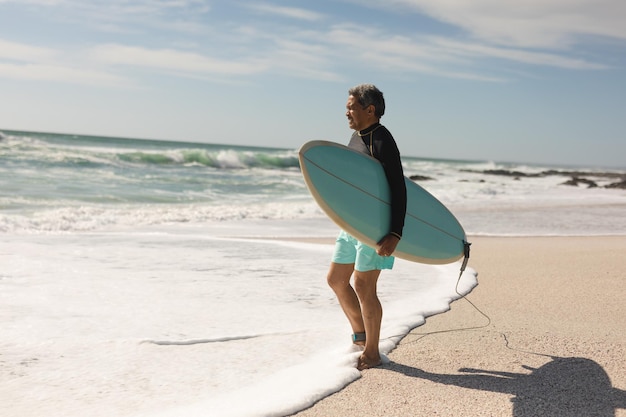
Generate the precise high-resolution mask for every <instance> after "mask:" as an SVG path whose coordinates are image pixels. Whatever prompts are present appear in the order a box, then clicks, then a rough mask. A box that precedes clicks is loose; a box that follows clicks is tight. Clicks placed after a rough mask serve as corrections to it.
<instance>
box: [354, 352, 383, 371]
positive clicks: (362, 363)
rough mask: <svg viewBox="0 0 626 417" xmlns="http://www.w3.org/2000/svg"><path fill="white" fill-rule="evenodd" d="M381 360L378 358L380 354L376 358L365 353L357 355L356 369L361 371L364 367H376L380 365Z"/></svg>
mask: <svg viewBox="0 0 626 417" xmlns="http://www.w3.org/2000/svg"><path fill="white" fill-rule="evenodd" d="M382 363H383V361H382V360H381V359H380V356H378V357H377V358H370V357H367V356H365V355H361V356H360V357H359V361H358V362H357V365H356V369H358V370H359V371H362V370H364V369H370V368H376V367H377V366H380V365H381V364H382Z"/></svg>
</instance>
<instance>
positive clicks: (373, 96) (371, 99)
mask: <svg viewBox="0 0 626 417" xmlns="http://www.w3.org/2000/svg"><path fill="white" fill-rule="evenodd" d="M348 94H349V95H351V96H354V98H356V99H357V101H358V102H359V104H360V105H361V106H363V108H366V107H369V106H371V105H373V106H374V109H375V110H374V114H375V115H376V117H378V118H379V119H380V118H381V117H382V116H383V114H385V98H384V97H383V92H382V91H380V90H379V89H378V88H376V86H375V85H374V84H359V85H357V86H354V87H352V88H351V89H350V90H348Z"/></svg>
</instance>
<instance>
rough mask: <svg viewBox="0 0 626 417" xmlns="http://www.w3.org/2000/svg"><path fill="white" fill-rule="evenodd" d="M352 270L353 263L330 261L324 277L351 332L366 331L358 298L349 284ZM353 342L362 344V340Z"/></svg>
mask: <svg viewBox="0 0 626 417" xmlns="http://www.w3.org/2000/svg"><path fill="white" fill-rule="evenodd" d="M353 272H354V264H338V263H335V262H331V264H330V269H329V270H328V276H327V278H326V279H327V281H328V285H329V286H330V288H332V289H333V291H334V292H335V294H336V295H337V299H338V300H339V304H340V305H341V308H342V309H343V312H344V313H345V314H346V317H347V318H348V321H349V322H350V326H351V327H352V332H353V333H363V332H366V328H365V324H364V323H363V315H362V313H361V304H360V303H359V298H358V297H357V295H356V292H355V291H354V288H352V286H351V285H350V277H351V276H352V273H353ZM355 343H356V344H359V345H363V342H362V341H360V342H355Z"/></svg>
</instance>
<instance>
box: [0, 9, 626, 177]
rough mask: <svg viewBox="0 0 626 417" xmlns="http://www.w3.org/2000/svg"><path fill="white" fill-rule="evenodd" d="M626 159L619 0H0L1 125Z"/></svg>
mask: <svg viewBox="0 0 626 417" xmlns="http://www.w3.org/2000/svg"><path fill="white" fill-rule="evenodd" d="M360 83H373V84H375V85H376V86H377V87H379V88H380V90H382V91H383V93H384V95H385V100H386V104H387V111H386V114H385V115H384V116H383V118H382V119H381V122H382V123H383V124H384V125H385V126H386V127H387V128H388V129H389V130H390V131H391V132H392V134H393V135H394V138H395V139H396V142H397V143H398V147H399V148H400V151H401V153H402V154H403V155H408V156H415V157H427V158H444V159H463V160H492V161H499V162H524V163H535V164H560V165H580V166H594V167H595V166H597V167H616V168H626V2H625V1H624V0H509V1H502V0H472V1H469V0H387V1H385V2H382V1H370V0H334V1H331V0H315V1H304V0H301V1H298V0H292V1H288V0H267V1H264V0H261V1H259V0H152V1H149V0H136V1H130V0H0V130H2V129H5V130H27V131H44V132H57V133H74V134H91V135H99V136H118V137H129V138H144V139H163V140H179V141H191V142H206V143H220V144H232V145H254V146H267V147H279V148H291V149H298V148H299V147H300V146H301V145H302V144H303V143H305V142H307V141H309V140H332V141H335V142H340V143H347V142H348V139H349V137H350V135H351V131H350V129H349V127H348V123H347V119H346V116H345V104H346V101H347V97H348V89H349V88H350V87H352V86H354V85H357V84H360Z"/></svg>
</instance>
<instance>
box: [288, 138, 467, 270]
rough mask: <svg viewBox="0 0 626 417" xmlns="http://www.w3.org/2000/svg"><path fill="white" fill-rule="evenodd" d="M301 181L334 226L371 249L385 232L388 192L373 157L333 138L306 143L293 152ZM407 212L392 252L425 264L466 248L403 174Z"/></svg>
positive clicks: (441, 209)
mask: <svg viewBox="0 0 626 417" xmlns="http://www.w3.org/2000/svg"><path fill="white" fill-rule="evenodd" d="M299 159H300V167H301V169H302V175H303V176H304V181H305V182H306V184H307V186H308V187H309V191H310V192H311V194H312V195H313V198H314V199H315V201H316V202H317V203H318V204H319V206H320V207H321V208H322V210H324V212H325V213H326V215H328V217H330V218H331V219H332V220H333V221H334V222H335V223H336V224H337V225H338V226H339V227H340V228H342V229H343V230H345V231H346V232H348V233H350V234H351V235H352V236H354V237H356V238H357V239H359V240H360V241H361V242H363V243H365V244H367V245H369V246H372V247H376V244H377V242H379V241H380V239H382V238H383V237H384V236H385V235H386V234H387V233H388V232H389V223H390V216H391V203H390V190H389V184H388V182H387V178H386V176H385V172H384V170H383V167H382V165H381V164H380V162H379V161H378V160H376V159H375V158H372V157H370V156H368V155H365V154H362V153H359V152H357V151H354V150H352V149H350V148H348V147H346V146H343V145H340V144H338V143H334V142H327V141H312V142H308V143H306V144H304V145H303V146H302V148H301V149H300V152H299ZM404 180H405V182H406V190H407V212H406V218H405V222H404V230H403V233H402V240H400V243H399V244H398V246H397V248H396V251H395V252H394V256H397V257H399V258H403V259H407V260H409V261H414V262H421V263H427V264H446V263H451V262H454V261H456V260H458V259H460V258H461V257H463V255H464V254H465V251H466V250H468V249H469V246H467V245H466V236H465V232H464V231H463V227H462V226H461V224H460V223H459V222H458V220H457V219H456V218H455V217H454V215H453V214H452V213H451V212H450V211H449V210H448V209H447V208H446V207H445V206H444V205H443V204H442V203H441V202H439V200H437V199H436V198H435V197H433V196H432V195H431V194H430V193H429V192H428V191H426V190H424V189H423V188H422V187H420V186H419V185H417V184H416V183H415V182H413V181H411V180H410V179H408V178H406V177H405V179H404Z"/></svg>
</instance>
